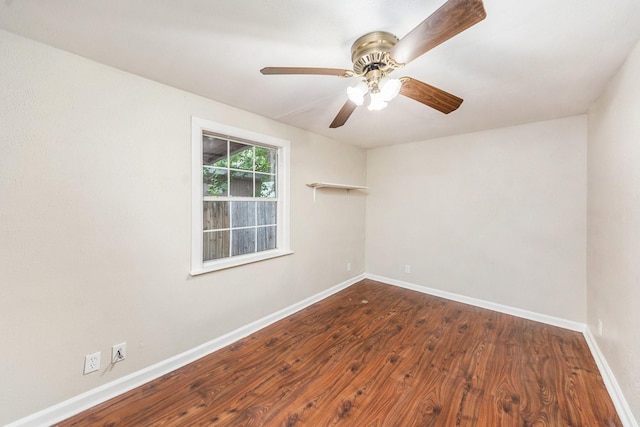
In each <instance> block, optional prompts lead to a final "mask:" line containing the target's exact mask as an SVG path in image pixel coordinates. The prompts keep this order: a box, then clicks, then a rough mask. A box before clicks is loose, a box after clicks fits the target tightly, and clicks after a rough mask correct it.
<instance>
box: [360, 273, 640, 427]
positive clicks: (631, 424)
mask: <svg viewBox="0 0 640 427" xmlns="http://www.w3.org/2000/svg"><path fill="white" fill-rule="evenodd" d="M365 277H366V278H367V279H371V280H376V281H379V282H383V283H388V284H390V285H395V286H399V287H402V288H405V289H410V290H413V291H417V292H422V293H424V294H429V295H434V296H437V297H441V298H445V299H448V300H452V301H457V302H461V303H464V304H470V305H473V306H476V307H481V308H486V309H489V310H493V311H497V312H500V313H505V314H510V315H512V316H516V317H521V318H524V319H528V320H534V321H536V322H541V323H545V324H547V325H552V326H558V327H560V328H564V329H569V330H571V331H576V332H581V333H582V334H583V335H584V338H585V340H586V341H587V345H588V346H589V349H590V350H591V354H592V355H593V358H594V360H595V361H596V365H598V370H599V371H600V375H601V376H602V380H603V381H604V385H605V386H606V388H607V391H608V392H609V395H610V396H611V400H612V401H613V405H614V406H615V408H616V411H617V412H618V416H619V417H620V421H622V425H624V426H625V427H639V426H638V423H637V422H636V420H635V418H634V416H633V413H632V412H631V408H630V407H629V405H628V403H627V400H626V399H625V398H624V395H623V394H622V390H621V389H620V386H619V385H618V381H616V378H615V376H614V375H613V372H612V371H611V368H609V365H608V364H607V360H606V359H605V358H604V355H603V354H602V352H601V351H600V348H599V347H598V343H597V342H596V339H595V337H594V336H593V334H592V333H591V330H590V329H589V328H588V327H587V325H586V324H584V323H580V322H574V321H571V320H566V319H561V318H558V317H554V316H548V315H546V314H540V313H534V312H532V311H527V310H522V309H519V308H514V307H510V306H506V305H502V304H496V303H493V302H489V301H484V300H480V299H476V298H471V297H467V296H464V295H459V294H455V293H452V292H447V291H442V290H439V289H433V288H429V287H426V286H420V285H416V284H414V283H408V282H403V281H401V280H395V279H390V278H388V277H382V276H377V275H375V274H368V273H367V274H365Z"/></svg>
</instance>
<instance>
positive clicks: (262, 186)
mask: <svg viewBox="0 0 640 427" xmlns="http://www.w3.org/2000/svg"><path fill="white" fill-rule="evenodd" d="M255 197H276V176H275V175H266V174H263V173H256V194H255Z"/></svg>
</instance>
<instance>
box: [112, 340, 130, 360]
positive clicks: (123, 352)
mask: <svg viewBox="0 0 640 427" xmlns="http://www.w3.org/2000/svg"><path fill="white" fill-rule="evenodd" d="M126 357H127V343H126V342H123V343H120V344H116V345H114V346H113V347H111V363H118V362H120V361H122V360H124V359H125V358H126Z"/></svg>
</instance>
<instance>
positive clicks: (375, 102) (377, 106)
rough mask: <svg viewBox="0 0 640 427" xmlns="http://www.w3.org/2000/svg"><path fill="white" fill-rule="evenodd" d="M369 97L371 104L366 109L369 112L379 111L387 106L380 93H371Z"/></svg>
mask: <svg viewBox="0 0 640 427" xmlns="http://www.w3.org/2000/svg"><path fill="white" fill-rule="evenodd" d="M369 97H370V98H371V102H370V103H369V106H368V107H367V108H368V109H369V111H379V110H382V109H383V108H385V107H386V106H387V101H385V100H384V98H383V96H382V94H381V93H380V92H378V93H372V94H371V95H370V96H369Z"/></svg>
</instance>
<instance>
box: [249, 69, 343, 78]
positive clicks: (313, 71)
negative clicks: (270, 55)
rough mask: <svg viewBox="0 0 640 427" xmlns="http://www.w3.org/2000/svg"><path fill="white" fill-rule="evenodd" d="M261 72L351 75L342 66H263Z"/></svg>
mask: <svg viewBox="0 0 640 427" xmlns="http://www.w3.org/2000/svg"><path fill="white" fill-rule="evenodd" d="M260 72H261V73H262V74H265V75H271V74H313V75H320V76H338V77H353V71H351V70H343V69H342V68H311V67H264V68H263V69H262V70H260Z"/></svg>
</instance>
